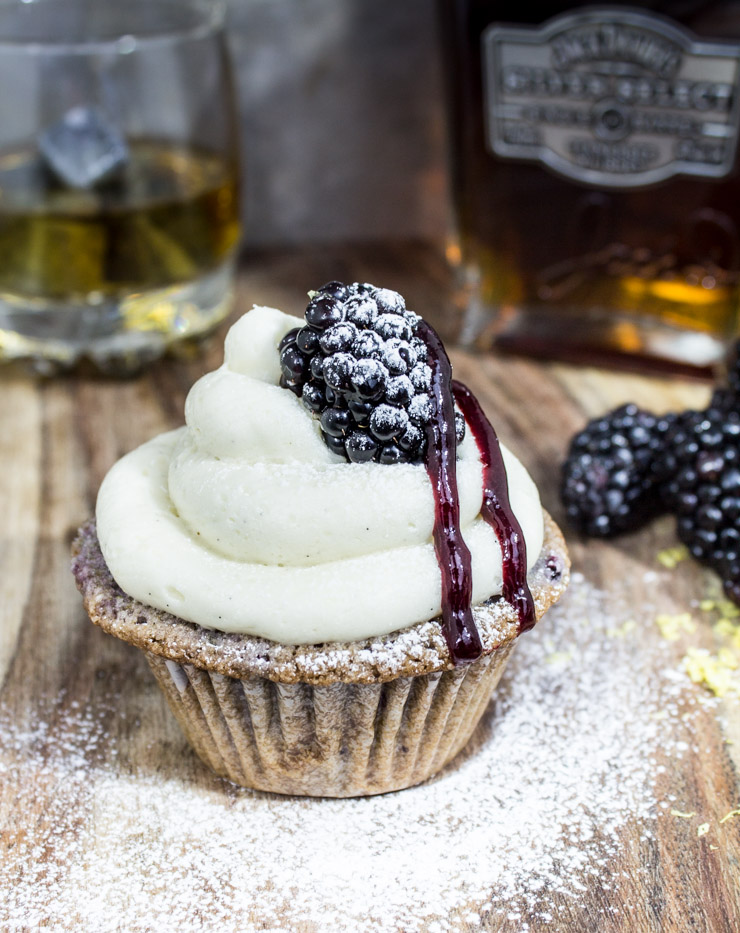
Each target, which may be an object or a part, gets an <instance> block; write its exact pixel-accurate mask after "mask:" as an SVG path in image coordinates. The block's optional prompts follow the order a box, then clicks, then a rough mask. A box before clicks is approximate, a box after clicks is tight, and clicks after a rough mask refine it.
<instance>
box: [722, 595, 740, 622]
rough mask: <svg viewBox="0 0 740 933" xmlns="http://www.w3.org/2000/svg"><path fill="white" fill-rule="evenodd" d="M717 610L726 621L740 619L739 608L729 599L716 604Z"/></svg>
mask: <svg viewBox="0 0 740 933" xmlns="http://www.w3.org/2000/svg"><path fill="white" fill-rule="evenodd" d="M717 609H718V610H719V612H720V614H721V615H722V616H724V617H725V618H726V619H740V607H738V606H736V605H735V603H731V602H730V601H729V599H723V600H722V601H721V602H719V603H717Z"/></svg>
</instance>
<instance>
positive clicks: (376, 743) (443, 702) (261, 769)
mask: <svg viewBox="0 0 740 933" xmlns="http://www.w3.org/2000/svg"><path fill="white" fill-rule="evenodd" d="M513 645H514V641H513V640H512V641H509V642H507V643H506V644H504V645H502V646H501V647H499V648H496V649H494V650H493V651H492V652H490V653H489V654H486V655H484V656H482V657H481V658H479V659H478V660H477V661H475V662H474V663H473V664H470V665H467V666H465V667H459V668H455V669H453V670H449V671H444V672H439V673H433V674H426V675H420V676H417V677H399V678H396V679H395V680H391V681H388V682H386V683H379V684H349V683H334V684H326V685H319V686H314V685H311V684H306V683H290V684H288V683H277V682H275V681H272V680H268V679H266V678H260V677H250V678H245V679H241V680H239V679H236V678H233V677H228V676H225V675H224V674H219V673H217V672H215V671H207V670H202V669H201V668H198V667H195V666H194V665H192V664H180V663H178V662H176V661H171V660H168V659H166V658H163V657H161V656H159V655H157V654H154V653H152V652H149V651H145V652H144V653H145V654H146V657H147V660H148V662H149V665H150V667H151V668H152V671H153V672H154V675H155V676H156V678H157V681H158V682H159V685H160V687H161V688H162V690H163V691H164V694H165V696H166V698H167V701H168V703H169V706H170V709H171V710H172V712H173V713H174V715H175V718H176V719H177V721H178V723H179V724H180V726H181V728H182V730H183V732H184V733H185V736H186V737H187V739H188V741H189V742H190V744H191V745H192V746H193V748H194V749H195V751H196V752H197V754H198V755H199V757H200V758H201V759H202V760H203V761H204V762H205V764H207V765H208V766H209V767H210V768H212V769H213V770H214V771H215V772H216V773H217V774H220V775H221V776H222V777H225V778H228V779H229V780H230V781H233V782H234V783H235V784H241V785H243V786H245V787H253V788H256V789H258V790H264V791H272V792H274V793H278V794H301V795H307V796H316V797H353V796H358V795H366V794H383V793H386V792H388V791H393V790H401V789H402V788H404V787H410V786H412V785H413V784H418V783H420V782H421V781H424V780H426V778H428V777H430V776H431V775H433V774H434V773H435V772H436V771H438V770H440V768H442V767H444V765H446V764H447V762H448V761H450V760H451V759H452V758H454V757H455V755H456V754H457V753H458V752H459V751H460V750H461V749H462V748H463V747H464V745H465V744H466V743H467V742H468V740H469V739H470V736H471V735H472V733H473V730H474V729H475V727H476V726H477V724H478V722H479V720H480V718H481V716H482V715H483V711H484V710H485V708H486V705H487V704H488V701H489V699H490V697H491V694H492V692H493V690H494V689H495V687H496V685H497V683H498V681H499V679H500V677H501V675H502V673H503V670H504V667H505V666H506V661H507V660H508V657H509V655H510V653H511V649H512V647H513Z"/></svg>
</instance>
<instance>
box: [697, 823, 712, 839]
mask: <svg viewBox="0 0 740 933" xmlns="http://www.w3.org/2000/svg"><path fill="white" fill-rule="evenodd" d="M708 832H709V823H702V824H701V826H697V828H696V835H697V836H699V837H700V838H701V837H702V836H706V834H707V833H708Z"/></svg>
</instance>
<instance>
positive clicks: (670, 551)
mask: <svg viewBox="0 0 740 933" xmlns="http://www.w3.org/2000/svg"><path fill="white" fill-rule="evenodd" d="M688 556H689V552H688V549H687V548H685V547H684V546H683V545H682V544H681V545H677V546H676V547H667V548H665V549H664V550H662V551H658V563H659V564H662V565H663V567H666V568H667V569H668V570H673V568H674V567H675V566H676V565H677V564H680V563H681V561H682V560H686V558H687V557H688Z"/></svg>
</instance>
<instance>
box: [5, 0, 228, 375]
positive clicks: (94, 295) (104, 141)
mask: <svg viewBox="0 0 740 933" xmlns="http://www.w3.org/2000/svg"><path fill="white" fill-rule="evenodd" d="M0 112H1V113H2V120H0V360H4V361H8V360H22V361H24V362H26V363H27V364H30V366H31V368H32V369H33V370H35V371H37V372H40V373H54V372H56V371H59V370H64V369H66V368H69V367H71V366H74V365H75V364H77V363H78V362H79V361H81V360H87V361H90V362H91V363H92V364H93V366H94V367H95V368H97V369H98V370H100V371H103V372H109V373H114V374H119V373H128V372H134V371H136V370H137V369H139V368H140V367H141V366H142V364H144V363H146V362H148V361H150V360H152V359H154V358H156V357H158V356H160V355H161V354H162V353H163V352H164V351H165V350H166V349H167V348H168V347H169V346H170V345H171V344H173V343H174V342H176V341H182V340H184V339H197V338H199V337H200V336H202V335H204V334H206V333H207V332H208V331H210V330H211V329H213V327H215V326H216V324H217V323H218V322H219V321H221V320H222V319H223V318H224V317H225V316H226V314H227V313H228V311H229V308H230V303H231V298H232V291H233V279H234V266H235V259H236V252H237V247H238V241H239V233H240V223H239V195H238V157H237V145H236V138H237V132H236V113H235V106H234V94H233V83H232V77H231V72H230V67H229V59H228V52H227V48H226V43H225V37H224V7H223V5H222V4H221V3H220V2H212V0H125V2H116V0H97V2H96V0H32V2H0Z"/></svg>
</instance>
